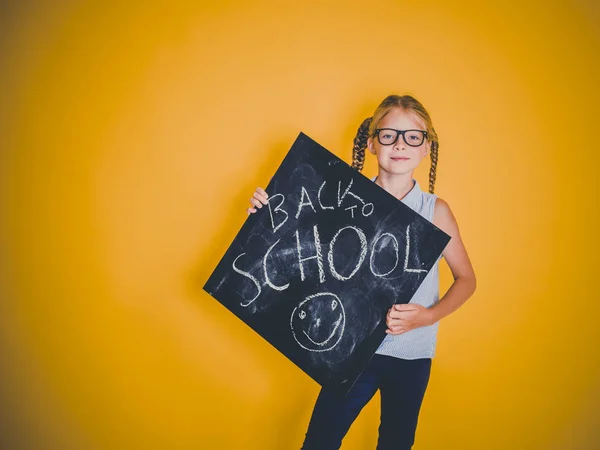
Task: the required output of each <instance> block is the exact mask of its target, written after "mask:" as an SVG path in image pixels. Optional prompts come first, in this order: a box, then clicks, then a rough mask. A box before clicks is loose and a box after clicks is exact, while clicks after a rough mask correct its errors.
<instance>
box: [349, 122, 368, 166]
mask: <svg viewBox="0 0 600 450" xmlns="http://www.w3.org/2000/svg"><path fill="white" fill-rule="evenodd" d="M372 119H373V118H372V117H368V118H366V119H365V120H364V121H363V123H361V124H360V127H358V131H357V132H356V136H355V137H354V146H353V147H352V168H354V169H356V170H358V171H359V172H360V171H361V170H362V169H363V167H364V165H365V150H366V149H367V139H369V126H370V125H371V120H372Z"/></svg>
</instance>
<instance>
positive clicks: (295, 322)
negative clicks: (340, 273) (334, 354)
mask: <svg viewBox="0 0 600 450" xmlns="http://www.w3.org/2000/svg"><path fill="white" fill-rule="evenodd" d="M345 326H346V313H345V311H344V305H342V302H341V301H340V299H339V297H338V296H337V295H335V294H332V293H331V292H321V293H318V294H313V295H309V296H308V297H306V298H305V299H304V300H303V301H302V302H300V304H299V305H298V306H296V308H294V310H293V311H292V315H291V317H290V328H291V330H292V334H293V336H294V339H295V340H296V342H297V343H298V345H300V346H301V347H302V348H304V349H306V350H309V351H312V352H325V351H327V350H331V349H332V348H334V347H335V346H336V345H337V344H338V343H339V342H340V340H341V339H342V335H343V334H344V328H345Z"/></svg>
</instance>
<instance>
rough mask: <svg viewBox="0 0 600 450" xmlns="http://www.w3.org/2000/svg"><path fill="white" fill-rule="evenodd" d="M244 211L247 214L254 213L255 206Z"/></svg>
mask: <svg viewBox="0 0 600 450" xmlns="http://www.w3.org/2000/svg"><path fill="white" fill-rule="evenodd" d="M246 212H247V213H248V215H250V214H252V213H255V212H256V209H255V208H248V209H247V210H246Z"/></svg>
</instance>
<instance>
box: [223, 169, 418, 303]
mask: <svg viewBox="0 0 600 450" xmlns="http://www.w3.org/2000/svg"><path fill="white" fill-rule="evenodd" d="M324 186H325V182H323V184H322V185H321V187H320V188H319V193H318V195H317V201H318V204H319V206H320V207H321V208H322V209H334V206H325V205H323V204H322V202H321V198H320V193H321V190H322V189H323V187H324ZM351 186H352V179H351V180H350V183H349V184H348V187H347V188H346V190H345V191H344V193H343V194H341V182H338V198H337V207H338V208H339V207H341V204H342V202H343V200H344V198H345V197H346V196H347V195H351V196H353V197H355V198H356V199H358V200H359V201H360V202H361V203H362V209H361V213H362V214H363V215H365V216H368V215H370V214H371V213H372V212H373V210H374V207H373V204H372V203H366V202H365V201H364V200H363V199H362V198H360V197H359V196H358V195H356V194H354V193H353V192H352V191H351V190H350V188H351ZM279 196H281V197H283V195H282V194H274V195H272V196H270V197H269V200H268V206H269V213H270V217H271V224H272V228H273V232H274V233H275V232H276V231H277V230H278V229H279V228H280V227H281V226H282V225H283V224H284V223H285V222H286V221H287V220H288V218H289V215H288V213H287V211H286V210H284V209H282V208H281V206H282V204H283V200H282V201H281V202H280V203H279V204H278V205H277V206H276V207H275V208H274V209H272V208H271V201H272V200H273V199H275V198H278V197H279ZM305 199H306V200H305ZM305 206H310V207H312V209H313V211H315V208H314V205H313V203H312V202H311V200H310V197H309V195H308V192H307V191H306V189H305V188H304V187H302V195H301V198H300V202H299V204H298V208H297V211H296V214H295V216H294V217H295V218H296V219H297V218H298V217H299V215H300V212H301V210H302V208H304V207H305ZM357 206H358V205H354V206H352V207H349V208H345V210H350V211H352V210H353V209H354V208H356V207H357ZM351 208H352V209H351ZM315 212H316V211H315ZM276 213H280V214H284V215H285V218H284V219H283V221H282V222H279V223H278V224H275V215H274V214H276ZM352 217H353V218H354V214H353V213H352ZM346 230H347V231H346ZM312 231H313V241H312V242H305V243H302V242H301V241H300V233H299V230H296V231H295V232H294V236H295V238H296V239H295V241H296V246H295V247H296V248H295V253H296V256H297V261H298V267H299V270H300V279H301V281H305V280H306V274H305V268H304V262H305V261H309V260H316V262H317V267H318V270H319V281H320V283H323V282H325V272H326V268H325V263H324V256H323V253H322V244H321V239H320V237H319V227H318V224H314V225H313V230H312ZM342 232H346V233H354V234H355V235H356V238H357V241H358V243H359V248H360V251H359V252H358V258H357V261H356V264H355V266H354V268H353V269H352V271H351V272H350V273H349V274H347V275H343V274H341V273H339V271H338V270H337V269H336V264H335V258H334V256H335V255H336V251H335V248H336V242H338V237H339V236H340V234H341V233H342ZM404 238H405V239H404V240H405V245H404V261H403V265H402V269H403V271H404V272H415V273H418V272H427V270H424V269H418V268H409V267H408V262H409V259H410V251H411V242H410V225H409V226H407V228H406V233H405V237H404ZM280 240H281V238H279V239H277V240H276V241H275V242H274V243H273V244H272V245H271V246H270V247H269V248H268V249H267V251H266V252H265V254H264V257H263V258H262V264H261V266H262V275H263V279H264V280H263V281H264V284H266V285H267V286H268V287H269V288H271V289H274V290H276V291H283V290H285V289H287V288H288V287H289V285H290V283H287V284H283V285H277V284H275V283H273V282H272V279H271V276H270V273H272V271H271V270H270V269H269V266H268V264H267V260H268V258H269V255H270V254H271V252H273V251H275V252H277V249H276V247H277V244H279V242H280ZM389 245H391V246H392V247H393V255H394V260H393V261H394V263H393V267H392V268H391V269H389V270H387V271H385V272H384V271H380V270H379V269H378V267H377V263H376V255H377V254H378V253H380V252H382V250H384V249H385V248H386V247H388V246H389ZM369 249H370V257H369V263H368V264H369V271H370V273H371V274H372V275H373V276H375V277H386V276H388V275H389V274H390V273H392V272H393V271H394V270H395V269H396V267H398V264H399V262H400V244H399V242H398V239H397V238H396V236H394V235H393V234H391V233H388V232H384V233H381V234H379V235H378V236H377V237H375V239H373V241H372V242H371V245H370V246H369V245H368V243H367V237H366V235H365V233H364V232H363V231H362V230H361V229H360V228H359V227H357V226H353V225H347V226H344V227H342V228H340V229H339V230H337V232H336V233H335V234H334V235H333V237H332V239H331V241H330V243H329V249H328V251H327V263H328V268H329V273H330V274H331V276H332V277H333V278H335V279H337V280H340V281H347V280H349V279H351V278H352V277H353V276H354V275H355V274H356V273H357V272H358V270H359V269H360V268H361V267H362V265H363V263H364V261H365V259H366V258H367V253H368V251H369ZM280 251H281V253H282V254H288V253H289V251H287V250H285V249H284V250H280ZM311 251H312V252H313V253H314V254H313V255H312V256H307V255H308V254H309V252H311ZM245 254H246V253H245V252H244V253H241V254H239V255H238V256H237V257H236V258H235V259H234V261H233V263H232V268H233V270H234V271H235V272H237V273H239V274H240V275H242V276H244V277H246V278H248V279H249V280H250V281H252V283H253V284H254V285H255V286H256V291H257V292H256V294H255V295H254V297H253V298H251V299H245V300H244V301H242V302H241V303H240V305H241V306H244V307H245V306H248V305H250V304H252V302H254V301H255V300H256V299H257V298H258V297H259V296H260V294H261V292H262V287H263V283H261V282H260V281H259V280H258V279H257V278H256V277H255V276H254V275H252V274H251V273H249V272H247V271H245V270H243V269H242V268H240V267H238V265H237V261H238V259H239V258H241V257H242V256H243V255H245ZM338 254H339V253H338ZM275 272H276V271H275Z"/></svg>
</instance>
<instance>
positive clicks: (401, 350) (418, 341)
mask: <svg viewBox="0 0 600 450" xmlns="http://www.w3.org/2000/svg"><path fill="white" fill-rule="evenodd" d="M376 178H377V177H373V178H371V181H375V179H376ZM413 181H414V186H413V188H412V189H411V190H410V191H409V192H408V194H406V195H405V196H404V198H403V199H402V200H400V201H401V202H402V203H404V204H406V205H407V206H409V207H410V208H411V209H412V210H414V211H415V212H417V213H419V214H420V215H421V216H423V217H424V218H425V219H427V220H428V221H430V222H433V210H434V206H435V199H436V198H437V195H435V194H430V193H429V192H423V191H422V190H421V187H420V186H419V183H418V182H417V180H415V179H413ZM441 258H442V256H441V255H440V257H439V258H438V259H437V261H436V262H435V264H434V265H433V267H432V268H431V270H430V271H429V272H428V273H427V275H426V276H425V278H424V279H423V282H422V283H421V285H420V286H419V288H418V289H417V291H416V292H415V294H414V296H413V297H412V298H411V299H410V302H409V303H418V304H419V305H423V306H425V307H430V306H432V305H434V304H435V303H437V302H438V300H439V262H440V259H441ZM438 325H439V321H438V322H436V323H434V324H433V325H429V326H426V327H419V328H415V329H413V330H410V331H407V332H405V333H401V334H398V335H392V334H386V335H385V338H384V340H383V342H382V343H381V345H380V346H379V348H378V349H377V351H376V352H375V353H378V354H380V355H389V356H394V357H396V358H402V359H417V358H433V357H434V355H435V345H436V339H437V330H438Z"/></svg>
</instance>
